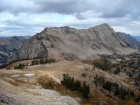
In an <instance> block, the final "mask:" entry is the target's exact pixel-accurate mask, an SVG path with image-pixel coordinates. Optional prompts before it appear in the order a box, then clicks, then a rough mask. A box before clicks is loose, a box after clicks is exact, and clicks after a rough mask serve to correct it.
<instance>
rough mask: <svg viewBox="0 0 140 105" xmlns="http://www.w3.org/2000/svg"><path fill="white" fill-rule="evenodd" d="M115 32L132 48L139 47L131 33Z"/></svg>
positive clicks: (139, 43)
mask: <svg viewBox="0 0 140 105" xmlns="http://www.w3.org/2000/svg"><path fill="white" fill-rule="evenodd" d="M116 34H118V35H119V36H120V37H121V38H122V39H123V40H125V41H126V42H127V43H128V44H129V45H130V46H131V47H132V48H136V49H140V42H139V41H137V40H136V39H135V38H133V37H132V36H131V35H129V34H126V33H122V32H116Z"/></svg>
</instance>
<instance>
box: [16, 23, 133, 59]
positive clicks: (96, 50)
mask: <svg viewBox="0 0 140 105" xmlns="http://www.w3.org/2000/svg"><path fill="white" fill-rule="evenodd" d="M134 51H135V50H134V49H132V48H130V47H129V45H128V44H127V43H126V42H125V41H124V40H123V39H122V38H120V37H119V36H118V35H117V34H116V33H115V32H114V30H113V29H112V28H111V27H110V26H109V25H108V24H101V25H98V26H95V27H91V28H88V29H76V28H71V27H68V26H64V27H51V28H45V29H44V30H43V31H42V32H40V33H37V34H36V35H34V36H33V37H32V38H30V39H29V40H28V41H26V42H25V43H24V44H23V46H22V47H21V48H20V49H19V50H18V52H17V53H16V55H15V56H14V58H13V60H19V59H32V58H39V57H50V58H56V59H69V60H74V59H93V57H94V56H95V55H98V54H113V53H119V54H126V53H131V52H134Z"/></svg>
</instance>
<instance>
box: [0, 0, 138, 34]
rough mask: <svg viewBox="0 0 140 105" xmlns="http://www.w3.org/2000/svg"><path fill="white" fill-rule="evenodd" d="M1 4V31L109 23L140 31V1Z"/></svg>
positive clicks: (11, 0) (10, 0)
mask: <svg viewBox="0 0 140 105" xmlns="http://www.w3.org/2000/svg"><path fill="white" fill-rule="evenodd" d="M0 4H1V6H0V23H1V24H0V27H1V32H2V31H3V32H4V31H7V30H12V28H11V29H8V28H2V27H3V26H13V27H14V26H16V27H23V28H24V29H26V31H24V32H25V34H26V32H28V31H29V33H32V32H31V31H34V32H36V31H35V30H39V31H41V30H40V29H43V28H44V27H52V26H62V25H69V26H74V27H77V28H88V27H92V26H95V25H97V24H101V23H109V24H110V25H111V26H112V27H115V28H116V29H117V30H119V28H121V29H122V30H124V31H125V32H130V33H132V34H133V32H134V33H137V35H138V34H140V30H139V29H138V28H137V27H140V23H139V22H140V11H139V10H140V6H139V4H140V0H116V1H114V0H0ZM128 23H130V24H128ZM131 23H133V25H132V24H131ZM134 23H135V25H134ZM34 27H40V28H34ZM29 29H33V30H29ZM13 30H14V29H13ZM20 30H22V29H20ZM7 32H8V31H7ZM11 32H16V31H11ZM18 32H19V31H18ZM15 34H16V33H15ZM0 35H1V34H0Z"/></svg>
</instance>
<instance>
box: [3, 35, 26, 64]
mask: <svg viewBox="0 0 140 105" xmlns="http://www.w3.org/2000/svg"><path fill="white" fill-rule="evenodd" d="M24 41H25V38H23V37H16V36H14V37H10V38H0V65H1V64H6V63H8V61H9V59H11V58H12V57H13V55H14V54H15V52H16V51H17V49H18V48H20V47H21V46H22V44H23V42H24Z"/></svg>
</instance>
